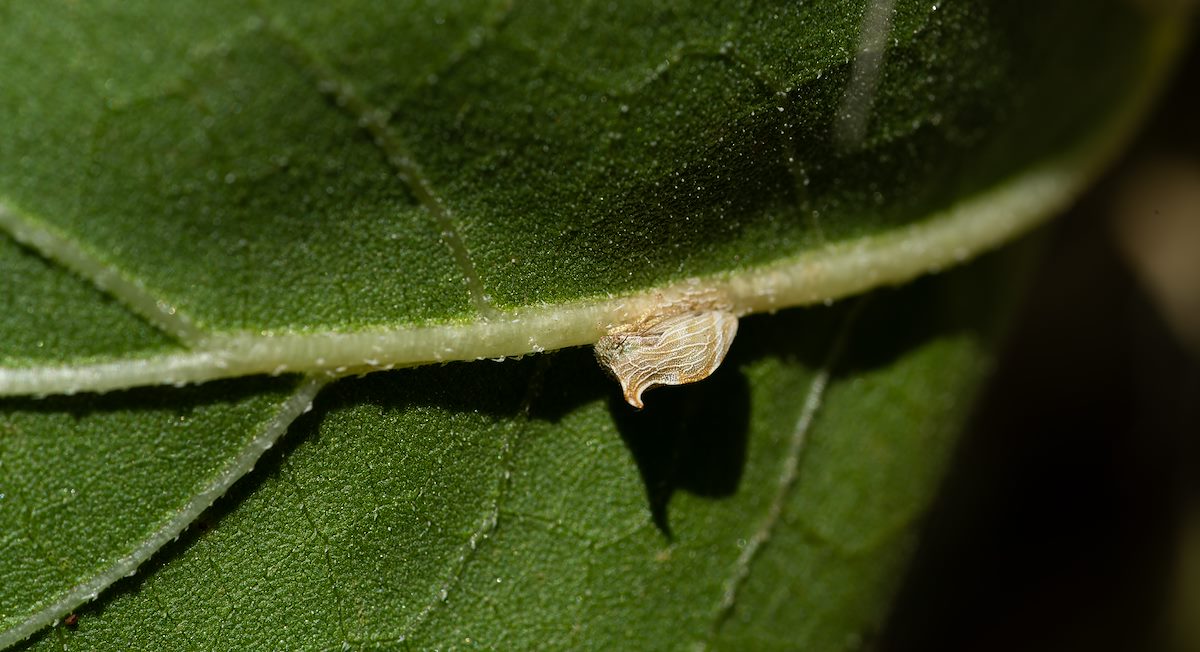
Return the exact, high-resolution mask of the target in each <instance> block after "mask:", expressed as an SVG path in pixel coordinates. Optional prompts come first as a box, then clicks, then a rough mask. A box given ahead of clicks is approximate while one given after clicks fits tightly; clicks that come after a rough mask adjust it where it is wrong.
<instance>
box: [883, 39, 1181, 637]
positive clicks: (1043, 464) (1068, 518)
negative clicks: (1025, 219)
mask: <svg viewBox="0 0 1200 652" xmlns="http://www.w3.org/2000/svg"><path fill="white" fill-rule="evenodd" d="M1032 237H1033V238H1041V239H1043V241H1044V246H1045V256H1044V259H1043V260H1042V262H1041V264H1040V267H1039V269H1038V270H1037V271H1036V273H1035V274H1034V278H1033V279H1032V283H1031V285H1030V288H1029V293H1028V296H1027V298H1026V301H1025V305H1024V306H1023V307H1022V309H1021V310H1020V312H1019V315H1018V317H1017V320H1016V322H1015V323H1014V325H1013V328H1012V330H1011V332H1010V333H1009V336H1008V339H1007V341H1006V343H1005V345H1004V346H1003V347H1002V350H1001V354H1000V357H999V362H998V368H997V369H996V371H995V374H994V375H993V377H992V379H991V381H990V382H989V384H988V386H987V388H986V390H985V393H984V395H983V396H982V401H981V403H980V405H979V406H978V408H977V410H976V413H975V415H974V417H973V419H972V421H971V425H970V427H969V428H968V430H967V432H966V434H965V437H964V439H963V442H962V445H961V448H960V450H959V452H958V454H957V459H956V460H955V461H954V462H953V463H952V465H951V471H950V476H949V477H948V478H947V480H946V482H945V485H944V486H943V488H942V491H941V495H940V497H939V499H938V501H937V503H936V504H935V507H934V510H933V513H932V514H931V515H930V517H929V519H928V521H927V523H926V526H925V531H924V535H923V540H922V543H921V546H920V548H919V549H918V553H917V557H916V560H915V563H914V564H913V566H912V569H911V571H910V573H909V576H908V577H907V579H906V580H905V583H904V585H903V588H902V590H901V592H900V594H899V596H898V598H897V601H896V604H895V607H894V610H893V613H892V615H891V617H890V619H889V622H888V624H887V626H886V627H885V629H884V631H883V633H882V635H881V638H880V639H879V640H877V641H875V642H874V645H872V646H869V647H872V648H873V649H875V650H880V651H888V652H892V651H900V650H971V651H976V650H978V651H991V650H997V651H999V650H1022V651H1035V650H1036V651H1040V650H1056V651H1057V650H1088V651H1106V650H1121V651H1125V650H1131V651H1133V650H1138V651H1141V650H1166V651H1168V652H1174V651H1179V652H1193V651H1195V652H1200V48H1197V47H1195V46H1193V47H1192V49H1191V53H1190V55H1189V56H1187V57H1185V59H1184V61H1183V62H1182V64H1181V66H1180V68H1179V69H1178V70H1177V72H1176V76H1175V79H1174V83H1173V85H1172V87H1171V88H1170V89H1168V92H1167V94H1166V96H1165V97H1164V98H1163V101H1162V103H1161V105H1160V106H1159V109H1158V111H1157V112H1156V114H1155V115H1153V116H1152V118H1151V119H1150V120H1149V121H1148V123H1147V124H1146V126H1145V128H1144V129H1143V133H1142V134H1141V136H1140V138H1139V140H1138V142H1137V143H1136V144H1135V145H1134V147H1133V148H1131V149H1130V151H1129V152H1128V153H1127V154H1126V155H1125V157H1124V158H1123V159H1122V160H1121V161H1120V162H1119V163H1118V164H1117V165H1115V166H1114V167H1113V168H1112V169H1111V170H1110V172H1109V174H1108V175H1107V176H1106V177H1104V178H1103V179H1101V180H1100V182H1099V183H1097V184H1096V186H1095V187H1094V188H1093V189H1092V191H1091V192H1090V194H1089V195H1088V196H1086V197H1085V198H1083V199H1082V200H1081V201H1080V202H1079V204H1078V205H1077V206H1076V207H1075V208H1074V209H1073V210H1072V211H1071V212H1070V213H1068V214H1066V215H1064V216H1063V217H1062V218H1061V219H1059V220H1057V221H1056V222H1054V223H1053V224H1051V225H1050V226H1049V227H1047V228H1044V229H1043V230H1042V231H1041V232H1040V233H1037V234H1034V235H1033V236H1032Z"/></svg>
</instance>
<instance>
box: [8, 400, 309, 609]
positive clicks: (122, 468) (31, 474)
mask: <svg viewBox="0 0 1200 652" xmlns="http://www.w3.org/2000/svg"><path fill="white" fill-rule="evenodd" d="M294 386H295V382H294V379H287V378H278V379H271V380H265V379H260V378H254V379H246V380H237V381H228V382H221V383H214V384H211V385H205V386H203V387H196V388H187V389H158V388H156V389H145V390H134V391H129V392H119V393H114V394H107V395H104V396H96V395H80V396H72V397H52V398H46V399H5V400H4V401H0V560H2V561H0V633H3V632H4V631H6V630H9V629H11V628H13V627H16V626H18V625H19V624H20V623H23V622H25V621H26V620H28V619H30V618H31V617H34V615H35V614H38V613H42V612H44V611H45V610H46V609H48V608H49V606H50V605H52V604H54V603H57V602H58V601H60V600H64V599H68V600H69V598H67V596H68V595H76V596H77V597H76V598H75V600H74V601H75V602H76V603H78V602H82V601H84V600H85V599H86V594H87V593H94V592H95V590H98V588H103V587H97V588H96V589H92V590H87V591H84V590H83V589H81V588H79V587H82V586H85V585H87V584H88V583H89V582H91V581H93V580H94V579H95V578H96V577H97V576H100V575H103V574H106V573H110V572H112V569H113V567H114V565H115V564H117V563H118V562H119V560H121V559H122V558H125V557H127V556H129V555H131V554H134V553H135V552H136V551H137V550H138V549H139V548H141V547H142V546H144V545H145V544H146V541H147V540H149V539H151V538H152V537H153V536H154V535H155V534H156V533H157V532H158V531H160V530H161V529H162V528H163V527H164V525H165V524H167V523H168V522H169V521H171V520H172V519H173V518H174V517H176V516H177V514H179V513H180V512H181V511H183V510H184V508H185V506H186V505H187V504H188V503H189V502H191V501H193V500H195V499H196V497H197V495H199V494H201V493H202V492H203V491H204V490H205V489H206V488H207V487H208V486H210V485H211V484H212V483H213V482H214V480H215V479H216V478H217V477H218V476H220V475H221V474H222V473H223V472H225V471H226V469H227V467H229V466H230V464H231V463H232V461H233V460H234V459H236V458H238V457H239V456H241V455H243V454H244V449H245V448H246V446H247V444H248V442H249V441H250V440H251V439H252V438H253V437H254V436H256V435H258V434H259V433H260V432H261V431H262V430H263V428H264V427H265V426H266V424H267V423H268V422H270V421H271V420H272V419H273V418H275V417H276V415H277V413H278V411H279V408H280V404H281V403H282V402H283V401H284V399H286V398H287V396H288V395H289V394H290V393H291V391H292V390H293V389H294ZM201 507H203V505H201ZM81 592H82V593H83V595H81V594H80V593H81ZM52 611H53V610H52Z"/></svg>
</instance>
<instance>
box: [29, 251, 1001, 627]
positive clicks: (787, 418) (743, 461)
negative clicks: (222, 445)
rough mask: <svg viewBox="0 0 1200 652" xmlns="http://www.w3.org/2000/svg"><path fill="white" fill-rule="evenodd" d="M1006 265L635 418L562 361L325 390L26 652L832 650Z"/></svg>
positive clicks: (861, 622) (934, 458)
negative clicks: (154, 550)
mask: <svg viewBox="0 0 1200 652" xmlns="http://www.w3.org/2000/svg"><path fill="white" fill-rule="evenodd" d="M1018 258H1019V257H1018ZM1016 262H1018V261H1017V260H1016V258H1014V257H1013V256H1011V255H1008V256H1007V258H1004V259H997V258H996V257H989V258H986V259H984V260H983V261H981V262H978V263H975V264H973V265H972V266H970V267H967V268H963V269H960V270H958V271H955V272H953V273H950V274H947V275H942V276H938V277H934V278H928V279H925V280H923V281H920V282H918V283H917V284H914V285H911V286H909V287H907V288H904V289H902V290H886V291H880V292H877V293H875V294H874V295H872V296H871V297H869V298H868V299H867V300H866V303H865V304H864V305H862V306H858V307H856V305H857V304H838V305H835V306H833V307H831V308H815V309H810V310H792V311H787V312H784V313H780V314H778V315H776V316H773V317H755V318H748V319H746V320H744V322H743V326H742V330H741V332H740V334H739V337H738V340H737V341H736V342H735V343H734V346H733V349H732V351H731V353H730V355H729V358H728V359H727V361H726V362H725V364H724V365H723V367H722V368H721V369H720V370H719V371H718V373H717V374H715V375H714V376H713V377H712V378H711V379H709V380H707V381H704V382H701V383H699V384H696V385H692V386H685V387H678V388H670V389H660V390H655V391H652V392H650V393H649V394H648V395H647V397H646V399H647V406H648V407H647V409H646V410H645V411H644V412H640V413H635V412H633V411H631V410H630V409H629V408H628V406H626V405H625V404H624V403H623V402H622V400H621V398H620V396H619V395H618V389H617V387H616V386H615V384H613V383H612V382H611V381H610V380H608V379H607V378H605V377H604V376H603V375H602V373H601V372H600V371H599V369H598V368H597V366H596V365H595V362H594V361H593V360H592V358H591V354H590V352H589V351H586V350H581V349H575V350H567V351H562V352H559V353H555V354H547V355H542V356H534V357H530V358H526V359H524V360H521V361H508V362H504V363H491V362H479V363H470V364H465V363H459V364H452V365H447V366H442V367H423V368H417V369H410V370H405V371H395V372H387V373H379V374H374V375H371V376H367V377H363V378H361V379H350V380H344V381H341V382H339V383H338V384H337V385H335V386H333V387H331V388H330V389H329V390H327V392H326V393H324V394H322V396H321V397H320V399H319V400H318V402H317V406H316V409H315V410H314V411H313V412H312V413H311V414H309V415H306V416H305V417H302V418H301V419H300V420H299V421H297V422H296V423H295V424H294V428H293V432H292V433H290V435H289V437H288V438H287V439H286V440H285V442H286V443H285V445H283V446H280V447H277V448H276V449H275V450H273V451H271V452H270V453H269V454H268V455H267V456H266V457H265V458H264V460H263V463H261V464H260V465H259V467H258V468H257V469H256V471H255V472H254V473H252V474H251V475H249V476H247V477H246V478H245V479H244V480H243V481H242V482H240V483H239V484H238V485H237V486H236V487H235V488H234V490H233V491H232V492H231V493H230V494H229V495H227V496H226V498H225V499H223V500H222V501H220V502H219V503H218V504H217V505H216V506H215V507H214V509H212V510H211V511H210V512H209V513H208V514H206V515H205V516H204V517H202V519H201V520H200V522H199V523H198V524H197V526H196V527H194V528H193V529H192V530H190V531H189V532H188V533H187V534H186V535H185V536H184V537H183V538H181V539H180V540H179V541H178V542H177V543H175V544H172V545H169V546H168V547H167V548H166V549H164V551H163V552H162V554H160V555H159V556H158V557H156V559H155V560H154V561H152V563H151V564H149V566H148V567H147V569H146V572H145V573H139V575H138V576H137V577H134V578H131V579H129V580H125V581H122V582H121V583H119V584H118V585H117V586H116V587H114V588H113V590H111V591H110V592H109V593H107V594H105V595H103V596H102V597H101V598H100V600H99V601H97V602H96V603H94V604H92V605H89V606H87V607H85V608H84V609H82V610H81V611H79V612H78V613H79V618H78V621H77V623H76V624H75V625H74V626H73V627H65V626H61V627H57V628H55V629H53V630H49V631H46V632H43V633H42V634H41V635H40V636H39V637H37V638H36V639H35V640H34V641H33V642H32V643H30V644H28V646H27V649H49V648H54V649H92V648H106V647H111V646H133V647H138V648H153V649H184V648H193V647H205V648H214V647H218V648H227V649H262V648H289V649H341V648H342V647H343V644H348V645H349V647H351V648H358V649H394V648H395V647H404V646H408V647H411V648H412V649H431V648H435V647H437V648H468V647H482V648H502V649H525V648H541V649H546V648H559V649H562V648H572V649H579V648H594V649H612V648H613V647H614V646H617V647H622V648H630V649H678V648H685V647H689V646H692V645H693V644H696V643H699V644H702V645H704V646H709V647H715V648H728V649H747V648H754V649H796V648H809V649H841V648H843V647H847V646H853V644H854V642H855V641H861V640H863V638H864V637H868V636H870V635H871V632H873V631H874V629H875V627H876V626H877V624H878V623H879V622H880V619H881V618H882V616H883V614H884V612H885V609H886V606H887V604H888V600H889V597H890V595H891V593H892V591H893V589H894V584H895V579H896V575H897V573H898V571H899V570H900V568H902V566H903V564H904V562H905V561H906V558H907V556H908V552H909V550H910V548H911V544H912V539H913V521H914V519H916V518H917V517H918V515H919V514H920V512H921V510H922V509H923V508H924V505H925V504H926V502H927V501H928V500H929V498H930V495H931V493H932V491H933V488H934V485H935V484H936V481H937V478H938V477H939V473H940V470H941V467H942V464H943V460H944V458H945V456H946V453H947V452H948V450H949V447H950V445H951V443H952V441H953V434H954V432H955V430H956V424H957V423H958V421H959V417H960V416H961V415H962V414H963V413H964V410H965V408H966V407H967V405H968V404H969V398H970V395H971V387H973V386H974V384H975V381H976V380H978V378H979V377H980V375H981V372H982V371H983V370H984V369H985V368H986V366H987V361H988V359H989V358H988V354H987V351H988V347H989V342H990V341H992V339H993V334H994V331H995V330H996V326H997V324H998V323H999V322H1000V321H1001V319H1000V316H1001V315H1002V314H1004V313H1005V311H1006V306H1007V305H1008V304H1009V303H1010V301H1008V300H1007V299H1006V297H1007V296H1008V295H1009V291H1008V289H1009V288H1011V287H1012V285H1013V283H1012V278H1013V275H1012V274H1011V271H1012V266H1013V265H1014V264H1015V263H1016ZM838 341H841V343H842V345H841V346H839V345H837V344H836V342H838ZM839 350H840V351H842V353H841V354H840V355H839V354H837V351H839ZM822 378H827V379H828V385H827V387H826V388H825V389H824V391H821V384H820V381H821V379H822ZM806 404H811V406H815V408H816V410H815V418H814V419H813V420H812V421H811V424H810V425H808V424H807V422H806V421H805V419H804V418H802V415H803V414H804V413H805V405H806ZM793 452H794V453H795V454H794V455H793V454H792V453H793ZM793 464H794V465H797V467H798V475H797V476H796V478H795V481H794V483H793V482H791V481H790V480H788V479H787V468H788V467H789V465H793ZM748 548H752V550H750V551H748Z"/></svg>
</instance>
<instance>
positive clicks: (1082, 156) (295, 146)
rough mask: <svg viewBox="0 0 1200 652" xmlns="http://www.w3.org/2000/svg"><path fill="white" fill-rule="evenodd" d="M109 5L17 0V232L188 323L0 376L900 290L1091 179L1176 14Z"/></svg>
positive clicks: (1171, 37)
mask: <svg viewBox="0 0 1200 652" xmlns="http://www.w3.org/2000/svg"><path fill="white" fill-rule="evenodd" d="M113 4H115V6H108V3H103V2H90V3H60V2H52V3H38V4H18V5H11V6H7V7H5V8H4V9H3V10H0V11H2V12H3V15H0V18H2V19H3V20H4V23H5V24H6V25H8V26H9V31H10V32H11V33H12V34H16V35H19V37H16V38H11V39H6V42H5V44H4V45H3V46H0V56H2V57H3V58H4V61H5V66H4V70H5V75H6V80H5V81H6V83H5V85H4V88H5V89H7V90H5V91H4V92H2V93H0V110H3V111H4V114H5V115H6V121H5V125H4V127H3V128H2V129H0V227H3V228H5V229H7V230H8V231H9V232H10V233H12V234H13V235H14V236H15V237H16V238H17V239H18V240H20V241H22V242H25V243H26V244H28V245H29V246H31V247H32V248H34V249H36V250H38V251H40V252H42V253H43V254H44V255H46V256H48V257H50V258H52V259H54V260H56V261H58V262H60V263H62V264H63V265H65V266H67V267H69V268H71V269H74V270H76V271H78V272H79V273H81V274H82V275H84V276H85V277H87V278H91V279H93V280H94V281H95V282H96V283H97V285H99V286H100V287H102V288H104V289H106V290H108V291H109V292H111V293H112V294H113V296H116V297H117V298H118V299H120V300H121V301H122V302H123V303H125V304H127V305H128V306H129V307H130V308H131V309H132V310H133V311H135V312H137V313H138V314H141V315H142V316H144V317H145V318H147V319H148V320H150V321H151V322H152V323H154V324H156V325H158V326H160V327H161V328H162V329H163V330H164V331H166V332H168V333H170V334H172V335H175V336H177V337H178V338H180V339H181V340H182V341H184V342H186V343H188V344H189V345H190V346H189V348H188V350H187V351H186V352H176V353H169V354H166V353H157V354H149V353H147V352H138V353H137V354H135V355H134V356H133V357H136V358H138V360H137V361H136V363H134V364H129V363H128V357H127V356H128V354H118V353H117V352H115V351H114V352H113V354H112V355H111V356H110V359H108V360H104V361H88V362H89V364H80V363H81V362H84V360H80V359H79V358H76V357H75V356H74V355H73V352H71V351H69V350H63V351H60V356H59V359H60V360H61V362H60V364H58V365H47V364H45V363H38V362H37V361H27V362H22V361H20V360H18V361H14V362H11V363H9V367H8V368H6V369H3V370H0V392H3V393H8V394H14V393H36V392H61V391H72V390H82V389H91V390H108V389H117V388H123V387H129V386H137V385H146V384H159V383H174V382H183V381H200V380H208V379H212V378H220V377H231V376H238V375H244V374H249V373H267V372H275V373H280V372H283V371H289V370H293V371H316V370H326V371H331V372H332V373H335V374H343V373H345V372H347V371H351V370H356V369H376V368H388V367H390V366H392V365H410V364H414V363H428V362H435V361H446V360H471V359H476V358H481V357H498V356H505V355H521V354H525V353H529V352H538V351H542V350H549V349H555V348H561V347H565V346H574V345H579V344H588V343H592V342H594V341H595V340H596V339H597V338H598V337H600V336H601V335H603V334H604V332H605V330H606V329H607V328H608V327H609V326H611V325H612V324H620V323H627V322H631V321H635V320H636V319H637V318H639V317H641V316H642V315H643V314H645V313H647V312H652V311H653V310H655V308H656V307H658V306H660V305H661V304H662V302H663V301H664V300H666V299H672V298H679V297H681V296H686V295H687V294H688V293H690V292H694V291H695V290H696V288H697V287H699V288H702V289H704V290H705V291H710V292H712V293H714V294H716V295H719V297H720V299H721V300H722V301H723V302H724V303H726V304H728V305H729V306H730V307H731V308H732V310H733V311H734V312H737V313H739V314H741V313H746V312H758V311H763V310H775V309H778V308H781V307H786V306H789V305H797V304H804V303H813V302H817V301H822V300H830V299H835V298H839V297H842V296H846V295H848V294H853V293H855V292H860V291H863V290H866V289H869V288H871V287H875V286H878V285H880V284H885V283H895V282H900V281H905V280H908V279H910V278H912V277H914V276H916V275H918V274H921V273H924V272H926V271H929V270H931V269H938V268H941V267H944V266H947V265H950V264H953V263H956V262H959V261H961V260H963V259H965V258H966V257H968V256H970V255H972V254H973V253H975V252H977V251H980V250H981V249H985V248H988V247H991V246H994V245H996V244H997V243H998V242H1001V241H1003V240H1005V239H1006V238H1009V237H1011V236H1012V235H1013V234H1015V233H1018V232H1020V231H1021V230H1022V229H1025V228H1027V227H1028V226H1029V225H1030V224H1032V223H1035V222H1036V221H1037V220H1039V219H1041V218H1043V217H1045V216H1047V215H1049V214H1051V213H1053V211H1054V210H1055V209H1057V208H1059V207H1061V206H1062V205H1063V204H1064V203H1066V202H1067V201H1069V200H1070V199H1071V198H1072V197H1073V196H1074V194H1075V193H1076V192H1077V191H1078V190H1079V188H1080V187H1081V186H1082V184H1083V183H1084V182H1085V181H1086V180H1087V179H1088V178H1089V177H1090V176H1092V175H1093V174H1094V173H1095V172H1096V170H1097V169H1098V167H1099V166H1100V165H1102V164H1103V163H1104V162H1105V161H1106V160H1108V159H1109V158H1110V156H1111V155H1112V154H1113V152H1114V151H1115V148H1116V147H1117V145H1119V143H1120V142H1121V141H1122V140H1123V139H1124V137H1125V136H1126V135H1127V134H1128V132H1129V131H1130V129H1131V128H1132V126H1133V125H1134V124H1135V119H1136V117H1137V116H1138V115H1139V114H1140V111H1141V108H1142V107H1143V106H1144V105H1145V103H1146V101H1147V99H1148V97H1149V96H1150V94H1151V93H1152V91H1153V89H1154V88H1155V87H1156V86H1157V83H1158V80H1159V79H1160V77H1161V73H1162V71H1163V69H1164V68H1165V64H1166V62H1167V61H1168V60H1169V58H1170V55H1171V54H1172V52H1173V51H1174V49H1175V47H1176V45H1177V41H1178V39H1179V34H1180V32H1181V31H1182V30H1181V28H1180V27H1178V26H1177V24H1176V23H1175V22H1174V21H1173V20H1172V17H1171V16H1161V15H1151V14H1149V13H1147V10H1144V9H1138V8H1137V7H1135V6H1133V5H1132V4H1130V3H1127V2H1124V1H1122V0H1106V1H1104V2H1101V3H1099V4H1097V3H1096V2H1093V1H1090V0H1088V1H1085V0H1074V1H1073V2H1059V3H1055V4H1054V5H1053V6H1052V7H1044V6H1042V5H1043V3H1035V2H1032V0H1028V1H1022V2H1005V3H994V4H993V5H991V6H987V7H978V6H973V5H965V4H955V3H951V4H946V5H941V4H930V3H918V2H908V1H905V2H896V3H894V4H893V3H891V2H884V1H880V2H871V3H862V4H860V5H859V6H858V7H854V8H847V7H846V5H845V3H842V2H822V3H803V4H799V5H798V4H795V3H786V4H784V5H781V6H772V5H770V4H764V3H750V2H747V3H746V6H744V7H732V6H725V5H722V6H709V4H708V3H695V6H692V5H691V4H688V3H680V4H677V5H672V6H670V7H660V6H654V7H643V6H641V3H628V4H629V6H622V5H603V6H596V7H591V6H590V5H589V6H584V7H577V6H575V5H567V6H564V7H554V6H552V5H547V4H541V3H538V4H526V3H510V2H507V1H504V2H484V3H467V2H463V3H458V4H455V5H454V6H453V7H449V8H447V7H442V6H440V5H439V6H424V5H419V4H417V5H414V6H409V7H403V8H402V7H396V6H392V5H390V4H386V5H384V4H378V3H374V2H365V1H364V2H351V3H339V4H338V8H337V9H322V10H313V9H301V8H299V7H295V6H291V5H290V4H289V3H287V2H267V1H266V0H264V1H262V2H259V3H244V2H226V3H204V4H196V5H189V6H186V7H181V6H178V3H154V2H144V3H132V4H131V3H113ZM889 10H890V11H889ZM1031 14H1033V15H1037V16H1038V20H1036V21H1030V20H1029V19H1028V17H1029V15H1031ZM860 24H866V25H868V27H871V29H863V30H860ZM143 25H155V26H158V27H157V28H156V29H142V28H140V26H143ZM860 32H861V33H860ZM400 44H402V45H400ZM881 57H882V58H881ZM47 69H49V70H53V71H55V72H54V74H47V72H46V70H47ZM614 295H616V296H614Z"/></svg>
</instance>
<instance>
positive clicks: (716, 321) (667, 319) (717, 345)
mask: <svg viewBox="0 0 1200 652" xmlns="http://www.w3.org/2000/svg"><path fill="white" fill-rule="evenodd" d="M737 325H738V320H737V317H736V316H734V315H733V313H731V312H727V311H725V310H718V309H714V310H693V311H689V312H682V313H676V314H672V315H667V316H659V317H650V318H647V319H645V320H643V321H642V322H641V323H638V324H636V325H633V326H627V327H624V328H622V329H620V330H617V331H614V332H611V333H609V334H608V335H605V336H604V337H601V338H600V340H599V341H598V342H596V348H595V351H596V360H598V361H599V362H600V366H602V367H604V368H605V370H607V371H608V373H609V374H610V375H612V377H613V378H616V379H617V381H618V382H619V383H621V390H622V391H623V392H624V394H625V400H626V402H628V403H629V404H630V405H632V406H633V407H635V408H639V409H640V408H641V407H642V406H643V403H642V392H644V391H646V390H647V389H650V388H651V387H655V386H658V385H683V384H686V383H694V382H696V381H698V380H704V379H705V378H708V376H709V375H710V374H712V372H714V371H716V369H717V367H718V366H720V364H721V361H722V360H724V359H725V354H726V353H728V352H729V345H730V344H731V343H733V338H734V336H735V335H737Z"/></svg>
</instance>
